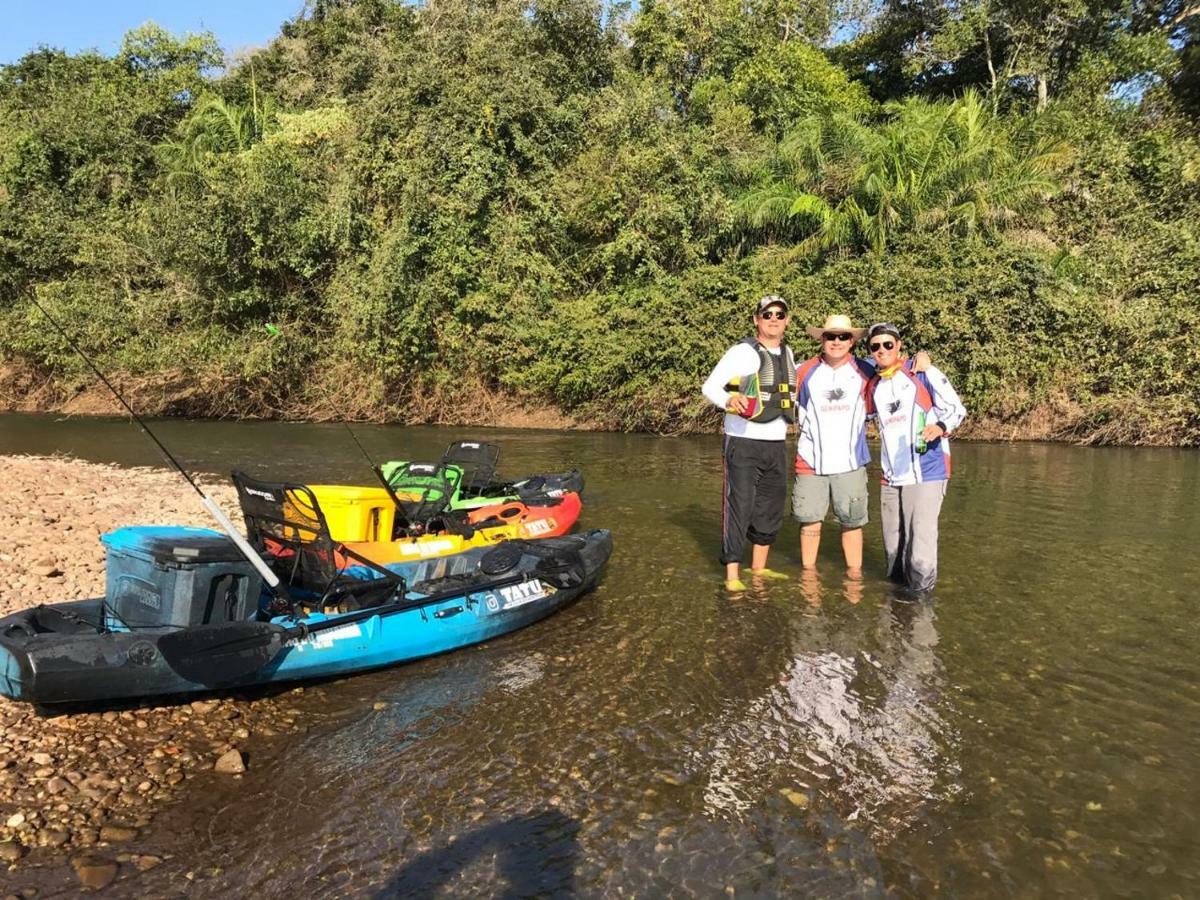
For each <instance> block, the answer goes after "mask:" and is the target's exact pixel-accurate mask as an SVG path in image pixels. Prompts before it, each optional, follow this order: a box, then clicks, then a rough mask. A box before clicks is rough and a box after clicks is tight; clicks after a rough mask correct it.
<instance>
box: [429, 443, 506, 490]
mask: <svg viewBox="0 0 1200 900" xmlns="http://www.w3.org/2000/svg"><path fill="white" fill-rule="evenodd" d="M499 462H500V447H499V446H498V445H496V444H485V443H482V442H481V441H455V442H454V443H452V444H450V445H449V446H448V447H447V448H446V452H445V453H443V454H442V463H441V464H442V465H443V466H457V467H458V468H459V469H460V470H461V471H462V480H461V482H460V483H459V491H460V493H461V494H462V496H464V497H479V496H482V495H483V494H484V492H485V491H486V490H487V489H488V486H489V485H490V484H491V483H492V480H493V479H494V478H495V477H496V465H497V464H498V463H499Z"/></svg>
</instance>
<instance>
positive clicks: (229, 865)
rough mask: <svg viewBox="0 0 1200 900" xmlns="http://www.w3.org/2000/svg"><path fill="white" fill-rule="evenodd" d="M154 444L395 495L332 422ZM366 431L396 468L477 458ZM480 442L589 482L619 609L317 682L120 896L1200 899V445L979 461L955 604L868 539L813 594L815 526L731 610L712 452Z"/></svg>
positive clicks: (1014, 451) (586, 610)
mask: <svg viewBox="0 0 1200 900" xmlns="http://www.w3.org/2000/svg"><path fill="white" fill-rule="evenodd" d="M3 424H4V425H6V426H8V427H7V428H6V429H5V430H4V431H3V433H2V434H0V451H12V450H14V449H25V450H31V451H37V452H47V451H48V450H52V449H60V450H64V451H68V452H76V453H79V454H81V455H90V456H92V458H105V459H117V460H120V461H122V462H132V463H154V462H156V459H155V457H154V455H153V449H152V448H150V447H149V446H148V445H143V443H141V442H143V441H144V438H140V437H139V436H138V435H137V434H136V432H134V431H133V429H131V428H130V427H129V426H127V425H123V424H118V423H105V422H93V421H82V422H71V423H65V424H58V425H56V424H52V423H50V422H49V421H48V420H45V419H27V418H15V417H7V418H5V419H4V420H3ZM161 431H162V434H163V436H164V437H165V438H166V439H167V440H168V443H169V444H170V445H171V446H172V447H173V448H175V449H177V450H178V451H179V455H180V456H181V457H182V458H184V459H185V462H186V464H187V465H189V466H191V467H195V468H198V469H202V470H208V471H224V470H227V469H228V468H230V467H231V466H234V465H237V466H239V467H242V468H246V469H247V470H249V471H252V472H256V473H257V474H259V475H263V476H268V477H269V476H272V475H274V476H276V477H280V478H284V477H286V478H294V479H299V478H303V479H310V480H322V481H332V480H338V478H339V477H343V476H345V475H346V473H351V474H350V478H349V480H355V479H357V480H365V479H366V478H368V477H369V475H368V472H367V470H366V468H365V464H364V463H363V462H362V460H361V458H360V457H359V456H358V452H357V450H356V449H355V448H354V447H353V444H352V443H351V442H350V441H349V439H348V437H347V436H346V435H345V432H344V430H342V429H340V428H334V427H325V426H292V425H278V424H242V425H233V424H223V423H197V422H190V423H189V422H165V423H162V424H161ZM358 432H359V434H360V437H361V438H362V440H363V442H364V444H366V445H367V446H368V448H370V449H372V451H373V452H375V453H378V455H379V456H380V457H385V456H388V455H391V456H396V455H402V454H403V453H404V452H405V451H407V452H408V453H411V454H413V455H421V456H429V455H437V453H438V452H440V450H441V448H442V447H443V446H444V445H445V443H447V442H448V441H449V440H451V439H455V438H458V437H465V436H468V435H467V433H466V432H462V431H458V430H433V429H384V428H366V427H364V428H360V429H358ZM488 438H489V439H492V440H496V441H499V442H501V443H502V445H503V447H504V457H503V458H502V462H503V463H505V465H504V466H503V467H502V468H503V469H504V470H505V471H507V472H511V473H513V474H520V473H523V472H531V471H546V470H555V469H562V468H566V467H567V466H569V465H572V464H578V465H580V466H582V467H583V468H584V470H585V473H586V475H587V480H588V490H587V495H586V499H587V505H586V508H585V513H584V520H583V524H584V525H585V526H603V527H609V528H611V529H612V530H613V532H614V537H615V541H616V548H617V549H616V554H615V556H614V559H613V561H612V564H611V566H610V568H609V570H608V573H607V575H606V577H605V579H604V581H603V583H602V585H601V586H600V588H599V589H598V590H597V591H595V592H594V593H593V594H592V595H590V596H588V597H587V598H585V599H584V600H582V601H581V602H580V603H578V604H576V605H575V606H573V607H572V608H570V609H568V610H566V611H565V612H563V613H560V614H559V615H557V616H555V617H553V618H551V619H549V620H547V621H545V622H543V623H541V624H539V625H537V626H534V627H532V628H530V629H527V630H525V631H523V632H519V633H517V634H515V635H512V636H510V637H507V638H504V639H501V640H497V641H494V642H492V643H490V644H488V645H486V646H483V647H480V648H475V649H470V650H465V651H460V652H458V653H454V654H450V655H447V656H443V657H439V658H436V659H431V660H424V661H421V662H418V663H415V664H413V665H409V666H405V667H401V668H395V669H391V670H387V671H383V672H377V673H372V674H369V675H365V676H360V677H357V678H352V679H345V680H343V681H339V682H331V683H327V684H324V685H321V686H320V687H318V688H310V689H309V690H308V691H307V692H306V694H305V699H304V706H305V708H306V710H307V713H306V716H307V725H308V727H309V730H308V733H307V734H305V735H304V736H302V737H298V738H289V739H287V741H286V742H283V741H280V742H277V743H275V744H270V745H268V746H265V747H264V748H263V749H262V751H261V752H260V753H259V754H257V755H256V757H255V759H253V760H252V768H251V771H250V773H248V775H247V776H246V777H245V778H244V780H242V781H241V782H239V783H237V784H236V785H235V786H232V787H231V786H230V783H229V782H223V781H217V780H215V779H214V780H213V781H212V783H210V784H204V785H201V786H197V787H194V789H193V792H192V794H191V795H190V796H189V797H188V800H187V805H186V807H181V808H179V809H175V810H172V811H170V812H168V813H167V814H165V815H164V817H163V818H162V819H161V820H160V822H161V824H162V825H164V826H168V827H165V828H163V829H160V830H159V831H158V832H157V833H156V834H155V835H153V836H152V838H151V842H152V843H151V844H149V845H148V846H147V847H145V848H140V849H143V850H145V851H147V852H150V851H158V852H173V853H176V854H178V856H177V858H176V860H175V861H172V862H171V863H168V864H166V865H164V866H161V867H160V868H159V869H156V870H153V871H152V872H150V873H147V874H146V875H143V876H140V878H139V880H138V881H136V882H130V883H129V884H130V885H134V884H136V885H137V886H138V890H140V891H145V892H147V893H150V894H159V893H170V892H172V891H176V890H180V889H181V888H185V887H186V889H187V890H188V892H189V893H190V894H192V895H196V896H219V895H224V894H230V893H231V892H236V893H238V894H240V895H248V894H249V893H250V892H251V891H253V892H256V893H259V894H261V895H264V896H277V895H286V894H289V893H296V894H299V893H300V892H305V893H306V894H308V893H312V892H314V891H319V892H320V893H321V894H322V895H326V896H341V895H345V896H391V895H394V894H398V893H399V894H405V893H412V894H430V893H436V892H439V891H440V892H444V893H448V894H453V895H471V896H475V895H480V894H511V895H529V894H555V893H576V894H583V895H591V896H620V895H641V896H655V895H660V894H676V895H687V894H694V895H701V896H713V895H723V894H725V893H727V892H728V891H733V892H735V893H736V894H738V895H761V896H770V895H779V894H791V895H805V896H848V895H849V896H856V895H864V896H879V895H886V894H888V893H894V894H898V895H902V896H927V895H931V894H941V895H948V896H1013V895H1015V896H1023V897H1024V896H1028V897H1034V896H1042V895H1047V894H1059V895H1070V896H1131V897H1143V896H1164V897H1165V896H1171V895H1179V896H1196V895H1197V893H1198V885H1197V880H1198V878H1200V837H1198V835H1200V828H1198V827H1197V824H1198V823H1197V813H1196V809H1197V801H1198V800H1200V790H1198V786H1200V777H1198V773H1200V763H1198V762H1197V760H1196V750H1197V747H1198V746H1200V741H1198V738H1200V690H1198V688H1197V674H1198V673H1197V670H1198V668H1200V664H1198V663H1197V659H1198V658H1200V652H1198V651H1200V646H1198V645H1200V641H1198V640H1197V636H1196V627H1195V624H1194V621H1193V610H1194V607H1195V602H1196V601H1195V596H1196V589H1197V587H1198V586H1200V577H1198V575H1197V572H1198V570H1200V567H1198V566H1197V564H1196V562H1195V561H1194V549H1193V548H1194V544H1195V536H1196V534H1197V533H1198V532H1200V513H1198V512H1197V506H1198V504H1197V501H1198V500H1200V492H1198V491H1197V488H1196V485H1197V484H1198V483H1200V455H1197V454H1196V453H1195V452H1188V451H1139V450H1096V449H1081V448H1073V447H1058V446H1045V445H1015V446H1005V445H958V446H956V448H955V478H954V481H953V483H952V486H951V489H950V492H949V495H948V497H947V501H946V505H945V508H944V510H943V513H942V542H941V546H942V562H941V569H942V576H941V581H940V583H939V585H938V589H937V592H936V598H935V600H934V601H932V602H927V603H919V604H909V603H904V602H901V601H899V600H898V599H897V598H895V597H894V595H893V593H892V591H891V589H890V588H889V587H888V585H887V584H886V583H884V582H883V581H881V580H880V579H879V577H878V576H879V572H880V570H881V568H882V558H881V552H880V542H879V535H878V525H877V523H872V525H871V526H869V530H868V559H867V570H868V575H867V578H866V580H865V581H864V582H863V583H861V584H854V583H847V582H846V580H845V579H844V578H843V577H842V574H841V567H840V565H839V564H838V559H837V554H838V552H839V550H838V547H837V541H836V534H834V535H832V537H833V540H830V539H829V537H828V536H827V539H826V542H825V546H824V547H823V548H822V560H821V566H820V574H819V577H818V578H811V579H809V578H803V577H801V573H800V570H799V565H798V552H797V550H796V547H795V541H796V529H795V526H794V525H789V526H787V527H786V529H785V532H784V539H783V542H782V543H781V545H780V546H779V547H778V548H777V550H776V551H775V554H774V556H773V557H772V560H773V561H772V565H773V566H777V567H778V568H780V569H782V570H784V571H786V572H787V573H789V575H791V576H792V577H791V580H789V581H787V582H772V583H770V584H769V585H767V586H764V587H761V588H759V589H755V590H752V591H751V592H750V593H749V594H748V595H746V596H745V597H741V598H730V597H727V596H726V595H724V593H723V592H722V591H721V590H719V583H720V576H721V573H720V569H719V567H718V565H717V563H716V559H715V557H716V553H717V549H718V548H717V532H718V527H719V516H720V510H719V506H718V500H719V495H720V461H719V452H720V445H719V440H718V439H717V438H712V437H710V438H694V439H656V438H651V437H645V436H621V435H602V434H554V433H544V432H489V433H488ZM389 449H390V450H391V452H390V453H389ZM268 460H269V461H270V462H269V463H267V462H266V461H268ZM183 489H184V488H181V490H183ZM876 510H877V501H876V500H875V499H873V501H872V514H873V515H875V513H876ZM380 703H386V704H387V705H386V706H385V707H383V708H382V709H376V708H375V707H376V706H377V705H378V704H380ZM189 870H190V871H193V872H195V873H196V874H197V880H196V881H195V882H194V883H189V882H186V881H183V880H182V874H183V873H184V872H186V871H189Z"/></svg>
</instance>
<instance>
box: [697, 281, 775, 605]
mask: <svg viewBox="0 0 1200 900" xmlns="http://www.w3.org/2000/svg"><path fill="white" fill-rule="evenodd" d="M754 324H755V335H754V337H750V338H746V339H745V340H742V341H739V342H738V343H737V344H734V345H733V346H732V347H730V348H729V350H727V351H726V353H725V355H724V356H722V357H721V360H720V361H719V362H718V363H717V365H716V367H715V368H714V369H713V370H712V372H711V374H709V376H708V378H707V379H706V380H705V382H704V387H703V388H702V390H703V393H704V396H705V397H706V398H707V399H708V401H709V402H710V403H712V404H713V405H714V406H717V407H719V408H720V409H723V410H725V443H724V454H723V473H724V491H723V504H722V516H721V562H722V563H724V565H725V586H726V587H727V588H728V589H729V590H735V591H736V590H744V589H745V585H744V584H743V583H742V581H741V565H742V557H743V555H744V554H745V549H746V542H747V540H748V541H749V542H750V544H751V557H750V571H751V574H753V575H756V576H763V577H767V578H784V577H786V576H784V575H782V574H780V573H778V572H773V571H772V570H770V569H768V568H767V554H768V553H769V552H770V550H771V545H772V544H773V543H774V542H775V536H776V535H777V534H778V533H779V527H780V526H781V525H782V524H783V516H784V507H785V501H786V498H787V468H788V458H787V429H788V423H789V422H792V421H795V403H794V399H793V398H794V397H795V391H796V360H795V357H794V356H793V355H792V351H791V350H790V349H789V348H788V346H787V345H786V344H785V343H784V342H783V333H784V330H785V329H786V328H787V324H788V305H787V301H786V300H784V299H783V298H782V297H777V296H774V295H770V296H766V297H763V298H762V299H761V300H759V301H758V303H757V304H756V305H755V309H754ZM731 388H732V389H731Z"/></svg>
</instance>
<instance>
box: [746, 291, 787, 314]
mask: <svg viewBox="0 0 1200 900" xmlns="http://www.w3.org/2000/svg"><path fill="white" fill-rule="evenodd" d="M768 306H782V307H783V311H784V312H787V311H788V305H787V301H786V300H784V299H783V298H782V297H780V296H779V295H778V294H767V296H765V297H763V298H762V299H761V300H759V301H758V303H757V304H756V305H755V307H754V314H755V315H756V316H757V315H758V314H759V313H761V312H762V311H763V310H764V309H766V308H767V307H768Z"/></svg>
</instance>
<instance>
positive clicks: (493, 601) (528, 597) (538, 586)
mask: <svg viewBox="0 0 1200 900" xmlns="http://www.w3.org/2000/svg"><path fill="white" fill-rule="evenodd" d="M545 596H546V589H545V587H543V586H542V583H541V582H540V581H537V580H534V581H522V582H521V583H520V584H510V585H509V586H508V587H502V588H496V590H494V591H492V592H490V594H489V595H488V598H487V608H488V610H489V611H490V612H500V611H501V610H504V609H515V608H516V607H518V606H524V605H525V604H526V603H532V602H533V601H534V600H541V599H542V598H543V597H545Z"/></svg>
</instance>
